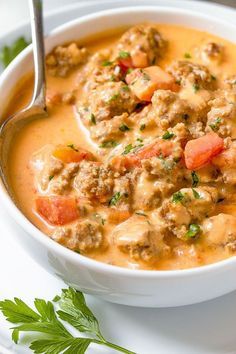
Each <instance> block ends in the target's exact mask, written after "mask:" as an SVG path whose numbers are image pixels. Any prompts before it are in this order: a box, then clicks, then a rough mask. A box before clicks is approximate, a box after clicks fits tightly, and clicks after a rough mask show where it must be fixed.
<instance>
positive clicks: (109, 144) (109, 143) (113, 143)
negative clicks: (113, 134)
mask: <svg viewBox="0 0 236 354" xmlns="http://www.w3.org/2000/svg"><path fill="white" fill-rule="evenodd" d="M117 145H118V143H117V142H116V141H115V140H108V141H104V142H103V143H102V144H101V145H99V147H100V148H102V149H109V148H113V147H116V146H117Z"/></svg>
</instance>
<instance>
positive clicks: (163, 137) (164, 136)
mask: <svg viewBox="0 0 236 354" xmlns="http://www.w3.org/2000/svg"><path fill="white" fill-rule="evenodd" d="M173 136H175V134H174V133H170V132H169V131H166V132H165V134H163V135H162V139H164V140H169V139H171V138H173Z"/></svg>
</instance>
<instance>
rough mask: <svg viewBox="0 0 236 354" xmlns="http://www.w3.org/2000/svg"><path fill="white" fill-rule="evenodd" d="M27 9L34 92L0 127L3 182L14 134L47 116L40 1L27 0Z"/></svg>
mask: <svg viewBox="0 0 236 354" xmlns="http://www.w3.org/2000/svg"><path fill="white" fill-rule="evenodd" d="M29 7H30V22H31V33H32V45H33V55H34V74H35V76H34V92H33V96H32V99H31V102H30V103H29V105H28V106H27V107H26V108H24V109H22V110H21V111H20V112H18V113H16V114H14V115H12V116H10V117H8V118H7V119H6V120H5V121H4V122H3V123H2V125H1V126H0V138H1V167H0V169H1V171H0V172H1V175H2V177H3V180H4V181H5V178H4V173H3V169H4V167H5V166H6V164H7V151H8V148H9V146H10V142H11V140H12V138H14V133H16V132H17V130H19V129H20V128H21V127H22V126H23V125H24V124H25V123H26V122H28V121H31V120H33V119H35V118H38V117H39V116H46V115H47V109H46V99H45V91H46V81H45V59H44V38H43V15H42V12H43V11H42V0H29ZM5 185H6V183H5Z"/></svg>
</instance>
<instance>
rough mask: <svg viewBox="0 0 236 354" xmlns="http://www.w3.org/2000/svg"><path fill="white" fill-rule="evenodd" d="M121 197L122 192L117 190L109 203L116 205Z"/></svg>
mask: <svg viewBox="0 0 236 354" xmlns="http://www.w3.org/2000/svg"><path fill="white" fill-rule="evenodd" d="M120 198H121V193H120V192H117V193H116V194H114V195H113V197H112V198H111V200H110V201H109V205H110V206H111V205H116V204H117V203H118V201H119V200H120Z"/></svg>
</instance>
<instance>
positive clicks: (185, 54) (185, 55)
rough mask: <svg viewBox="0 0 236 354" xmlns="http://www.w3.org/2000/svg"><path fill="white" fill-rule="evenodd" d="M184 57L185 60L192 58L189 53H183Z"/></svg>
mask: <svg viewBox="0 0 236 354" xmlns="http://www.w3.org/2000/svg"><path fill="white" fill-rule="evenodd" d="M184 57H185V58H186V59H191V58H192V56H191V54H190V53H184Z"/></svg>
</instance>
